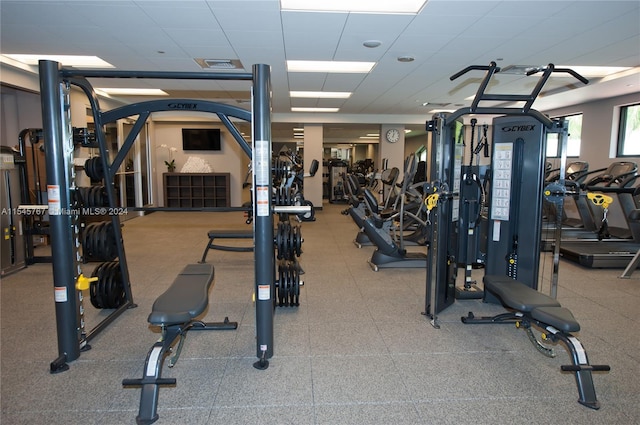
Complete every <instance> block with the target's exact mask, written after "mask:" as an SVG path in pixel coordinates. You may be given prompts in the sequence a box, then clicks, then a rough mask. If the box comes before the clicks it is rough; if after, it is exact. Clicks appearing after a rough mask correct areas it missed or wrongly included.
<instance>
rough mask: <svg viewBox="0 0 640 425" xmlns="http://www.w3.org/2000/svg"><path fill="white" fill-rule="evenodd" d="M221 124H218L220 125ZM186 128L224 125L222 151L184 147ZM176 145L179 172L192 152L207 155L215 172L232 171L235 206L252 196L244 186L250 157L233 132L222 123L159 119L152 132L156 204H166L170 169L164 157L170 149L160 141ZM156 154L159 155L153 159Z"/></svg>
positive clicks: (203, 157) (197, 154)
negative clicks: (165, 176) (165, 187)
mask: <svg viewBox="0 0 640 425" xmlns="http://www.w3.org/2000/svg"><path fill="white" fill-rule="evenodd" d="M216 124H218V125H216ZM183 128H220V129H221V132H220V133H221V135H220V137H221V143H220V145H221V150H220V151H210V152H205V151H193V152H185V151H183V150H182V129H183ZM163 144H165V145H167V146H168V147H174V148H176V152H175V154H174V156H173V158H174V159H175V161H176V172H180V170H181V169H182V166H183V165H184V164H185V163H186V161H187V158H188V157H189V156H196V157H200V158H202V159H204V160H205V161H207V162H208V163H209V165H211V169H212V171H213V172H214V173H230V174H231V181H230V191H231V194H230V195H231V206H232V207H238V206H241V205H242V203H243V202H245V201H248V200H249V199H250V193H249V189H243V188H242V183H243V182H244V178H245V176H246V173H247V170H248V168H247V166H248V164H249V159H248V157H247V155H246V154H245V153H244V151H243V150H242V149H241V148H240V145H239V144H238V142H236V140H235V139H234V138H233V136H232V135H231V134H230V133H229V132H228V131H227V130H226V128H225V127H224V126H223V125H220V124H219V123H213V124H212V123H211V121H208V122H194V121H189V122H179V121H178V122H176V121H166V122H163V121H155V120H154V125H153V130H152V134H151V149H152V151H153V152H154V153H153V154H152V164H153V167H154V168H155V175H156V184H157V188H158V192H157V198H156V204H157V205H160V206H163V205H164V199H163V198H164V195H163V194H164V191H163V181H162V174H163V173H166V172H167V167H166V165H165V164H164V161H166V160H169V152H168V150H167V149H160V148H159V146H160V145H163ZM153 157H155V159H153Z"/></svg>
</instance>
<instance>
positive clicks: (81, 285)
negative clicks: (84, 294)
mask: <svg viewBox="0 0 640 425" xmlns="http://www.w3.org/2000/svg"><path fill="white" fill-rule="evenodd" d="M96 280H98V278H97V277H86V276H85V275H83V274H82V273H80V276H78V280H77V281H76V289H77V290H78V291H86V290H87V289H89V286H90V283H91V282H95V281H96Z"/></svg>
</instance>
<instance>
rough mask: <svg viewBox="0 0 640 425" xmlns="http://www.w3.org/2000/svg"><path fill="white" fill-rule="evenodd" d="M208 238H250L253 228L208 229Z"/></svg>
mask: <svg viewBox="0 0 640 425" xmlns="http://www.w3.org/2000/svg"><path fill="white" fill-rule="evenodd" d="M208 235H209V239H216V238H220V239H251V238H253V230H229V229H223V230H209V233H208Z"/></svg>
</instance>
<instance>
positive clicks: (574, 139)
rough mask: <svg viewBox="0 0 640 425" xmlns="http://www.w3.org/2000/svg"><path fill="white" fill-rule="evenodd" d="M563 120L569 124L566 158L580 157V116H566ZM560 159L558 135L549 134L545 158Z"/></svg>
mask: <svg viewBox="0 0 640 425" xmlns="http://www.w3.org/2000/svg"><path fill="white" fill-rule="evenodd" d="M558 118H564V119H565V120H566V121H567V122H568V124H569V138H568V140H567V156H572V157H576V158H577V157H579V156H580V143H581V140H582V114H575V115H567V116H566V117H558ZM558 157H560V146H559V145H558V135H557V134H554V133H550V134H549V135H548V136H547V158H558Z"/></svg>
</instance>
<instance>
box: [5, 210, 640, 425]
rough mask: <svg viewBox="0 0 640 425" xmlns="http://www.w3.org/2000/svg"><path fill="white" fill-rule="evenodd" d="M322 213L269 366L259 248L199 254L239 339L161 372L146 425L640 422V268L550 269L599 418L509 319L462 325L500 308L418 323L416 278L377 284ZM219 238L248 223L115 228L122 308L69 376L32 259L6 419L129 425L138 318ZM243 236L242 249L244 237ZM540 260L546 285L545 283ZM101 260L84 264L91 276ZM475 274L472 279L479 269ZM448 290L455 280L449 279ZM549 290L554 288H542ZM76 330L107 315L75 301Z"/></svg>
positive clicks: (8, 369)
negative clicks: (58, 369)
mask: <svg viewBox="0 0 640 425" xmlns="http://www.w3.org/2000/svg"><path fill="white" fill-rule="evenodd" d="M343 208H344V206H343V205H331V204H325V205H324V209H323V211H320V212H318V213H317V215H316V216H317V221H315V222H309V223H302V235H303V237H304V244H303V251H304V253H303V254H302V256H301V258H300V259H301V264H302V265H303V267H304V270H305V271H306V274H305V275H304V276H303V278H304V287H303V288H302V294H301V305H300V307H297V308H278V309H277V310H276V314H275V355H274V357H273V358H272V359H271V361H270V366H269V368H268V369H267V370H262V371H261V370H257V369H255V368H253V366H252V364H253V363H254V362H255V361H256V357H255V353H256V345H255V338H254V329H255V323H254V306H253V303H252V294H253V285H254V278H253V254H252V253H234V252H222V251H210V253H209V256H208V261H209V262H212V263H213V264H214V265H215V274H216V276H215V286H214V288H213V289H212V291H211V295H210V305H209V310H208V312H207V314H206V317H205V319H206V320H209V321H219V320H222V319H223V318H224V317H225V316H228V317H229V319H230V320H232V321H238V323H239V327H238V329H237V330H235V331H214V332H192V333H190V334H189V335H188V337H187V340H186V343H185V346H184V349H183V352H182V355H181V357H180V360H179V361H178V363H177V364H176V366H175V367H174V368H173V369H168V368H166V362H165V370H164V374H163V376H164V377H175V378H177V386H176V387H173V388H171V387H170V388H162V389H161V390H160V399H159V410H158V412H159V415H160V419H159V420H158V422H157V424H189V425H191V424H202V425H204V424H209V425H213V424H220V425H232V424H269V425H271V424H295V425H306V424H318V425H320V424H335V425H349V424H353V425H368V424H385V425H387V424H394V425H399V424H456V425H460V424H477V425H481V424H487V425H489V424H490V425H495V424H515V423H527V424H545V425H546V424H563V425H566V424H580V425H584V424H633V423H640V403H639V401H640V399H639V398H638V397H639V394H640V379H638V376H639V372H640V338H638V335H639V331H638V325H640V323H639V322H640V319H639V317H640V315H638V305H640V271H638V272H636V273H635V274H634V275H633V276H632V278H631V279H629V280H621V279H618V278H617V275H619V274H620V272H621V271H620V270H590V269H584V268H581V267H579V266H576V265H573V264H571V263H568V262H565V261H562V262H561V265H560V286H559V290H558V299H559V301H560V302H561V303H562V304H563V306H565V307H568V308H569V309H570V310H572V312H573V313H574V315H575V316H576V318H577V319H578V320H579V321H580V324H581V326H582V331H581V332H580V333H579V334H578V336H579V339H580V340H581V342H582V343H583V344H584V346H585V348H586V350H587V353H588V355H589V359H590V361H591V363H593V364H609V365H611V372H610V373H596V374H594V382H595V387H596V391H597V395H598V399H599V400H600V402H601V405H602V408H601V409H600V410H599V411H594V410H590V409H587V408H585V407H583V406H581V405H580V404H578V403H577V401H576V400H577V398H578V394H577V388H576V384H575V380H574V377H573V375H572V374H566V373H561V372H560V365H563V364H569V363H570V361H569V358H568V356H567V354H566V352H565V351H564V350H563V349H562V348H561V347H558V349H557V350H556V352H557V354H558V355H557V357H556V358H554V359H551V358H547V357H544V356H543V355H541V354H540V353H538V352H537V351H536V349H535V348H534V347H533V346H532V345H531V343H530V342H529V340H528V339H527V337H526V334H525V333H524V331H522V330H520V329H516V328H515V327H514V326H513V325H464V324H462V323H461V322H460V316H462V315H466V313H467V312H468V311H474V312H475V313H476V314H495V313H499V312H502V311H503V310H502V308H501V307H499V306H496V305H491V304H482V303H481V302H480V301H473V300H467V301H457V302H456V303H455V304H454V305H453V306H452V307H450V308H449V309H447V310H446V311H444V312H443V313H441V314H440V324H441V328H440V329H434V328H433V327H432V326H431V325H430V324H429V322H428V320H426V319H425V317H424V316H422V315H421V312H422V311H423V310H424V288H425V270H423V269H384V270H381V271H379V272H377V273H376V272H373V271H372V270H371V269H370V268H369V266H368V264H367V259H368V258H370V256H371V253H372V252H373V247H363V248H362V249H357V248H356V247H355V246H354V245H353V243H352V240H353V239H354V237H355V236H356V232H357V229H356V226H355V224H354V223H353V221H352V220H351V218H350V217H348V216H344V215H341V214H340V210H342V209H343ZM214 228H233V229H246V228H247V226H246V225H245V224H244V219H243V217H242V214H241V213H154V214H151V215H148V216H144V217H140V218H136V219H134V220H130V221H127V222H126V223H125V226H124V230H123V232H124V238H125V248H126V253H127V259H128V261H129V266H130V274H131V281H132V290H133V295H134V301H135V302H136V303H137V304H138V307H137V308H135V309H132V310H129V311H126V312H125V313H124V314H123V315H122V316H120V317H119V318H118V319H117V320H116V321H115V322H114V323H112V324H111V325H110V326H109V327H108V328H107V329H106V330H105V331H103V332H102V333H100V334H99V335H98V336H97V337H95V338H94V339H93V340H92V341H91V345H92V347H93V348H92V349H91V350H90V351H87V352H83V353H82V355H81V356H80V358H79V359H78V360H76V361H74V362H72V363H71V364H70V369H69V370H68V371H67V372H64V373H61V374H57V375H51V374H49V363H50V362H51V361H52V360H54V359H55V358H56V357H57V356H58V351H57V350H58V349H57V342H56V341H57V340H56V325H55V313H54V300H53V282H52V271H51V265H50V264H36V265H33V266H30V267H28V268H27V269H25V270H22V271H20V272H18V273H15V274H13V275H10V276H8V277H5V278H3V279H2V283H1V288H0V289H1V302H2V303H1V308H2V310H1V321H2V322H1V325H2V327H1V332H2V333H1V341H0V342H1V350H2V351H1V354H2V369H1V387H2V388H1V391H2V393H1V396H2V400H1V406H2V413H1V416H0V423H2V425H13V424H28V425H37V424H43V425H44V424H46V425H51V424H55V425H57V424H60V425H74V424H82V425H86V424H100V425H103V424H104V425H112V424H134V423H135V417H136V414H137V410H138V402H139V397H140V390H139V389H123V388H122V385H121V382H122V380H123V379H124V378H140V377H142V369H143V365H144V359H145V356H146V354H147V351H148V350H149V348H150V347H151V346H152V345H153V343H154V342H155V341H156V339H157V338H158V336H159V334H158V333H157V330H156V329H153V328H150V327H149V325H148V323H147V320H146V319H147V316H148V314H149V312H150V311H151V305H152V303H153V301H154V300H155V298H156V297H157V296H158V295H159V294H160V293H162V292H163V291H164V290H165V289H166V288H167V287H168V286H169V285H170V284H171V282H172V281H173V279H174V278H175V276H176V275H177V273H178V272H179V271H180V270H181V269H182V268H183V266H184V265H185V264H188V263H195V262H197V261H198V260H199V258H200V256H201V255H202V251H203V249H204V247H205V245H206V242H207V236H206V235H207V231H208V230H210V229H214ZM241 242H246V241H238V243H241ZM551 266H552V264H551V260H550V259H547V260H546V262H545V265H544V266H543V267H544V270H543V273H544V274H545V276H549V275H550V272H551ZM93 267H95V264H93V263H92V264H86V265H84V266H83V271H84V273H85V274H90V273H91V270H92V269H93ZM478 273H481V271H479V272H478ZM459 275H460V276H459V279H460V278H462V277H463V276H462V275H463V271H462V270H461V271H460V273H459ZM543 291H544V292H546V293H548V285H547V284H545V285H544V288H543ZM85 301H86V302H85V308H86V310H87V328H88V329H91V328H92V327H93V326H94V325H95V324H96V323H97V320H98V317H101V316H102V315H103V314H104V313H101V312H97V311H96V310H95V309H94V308H93V307H92V306H91V304H90V302H89V300H88V298H87V299H86V300H85Z"/></svg>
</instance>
